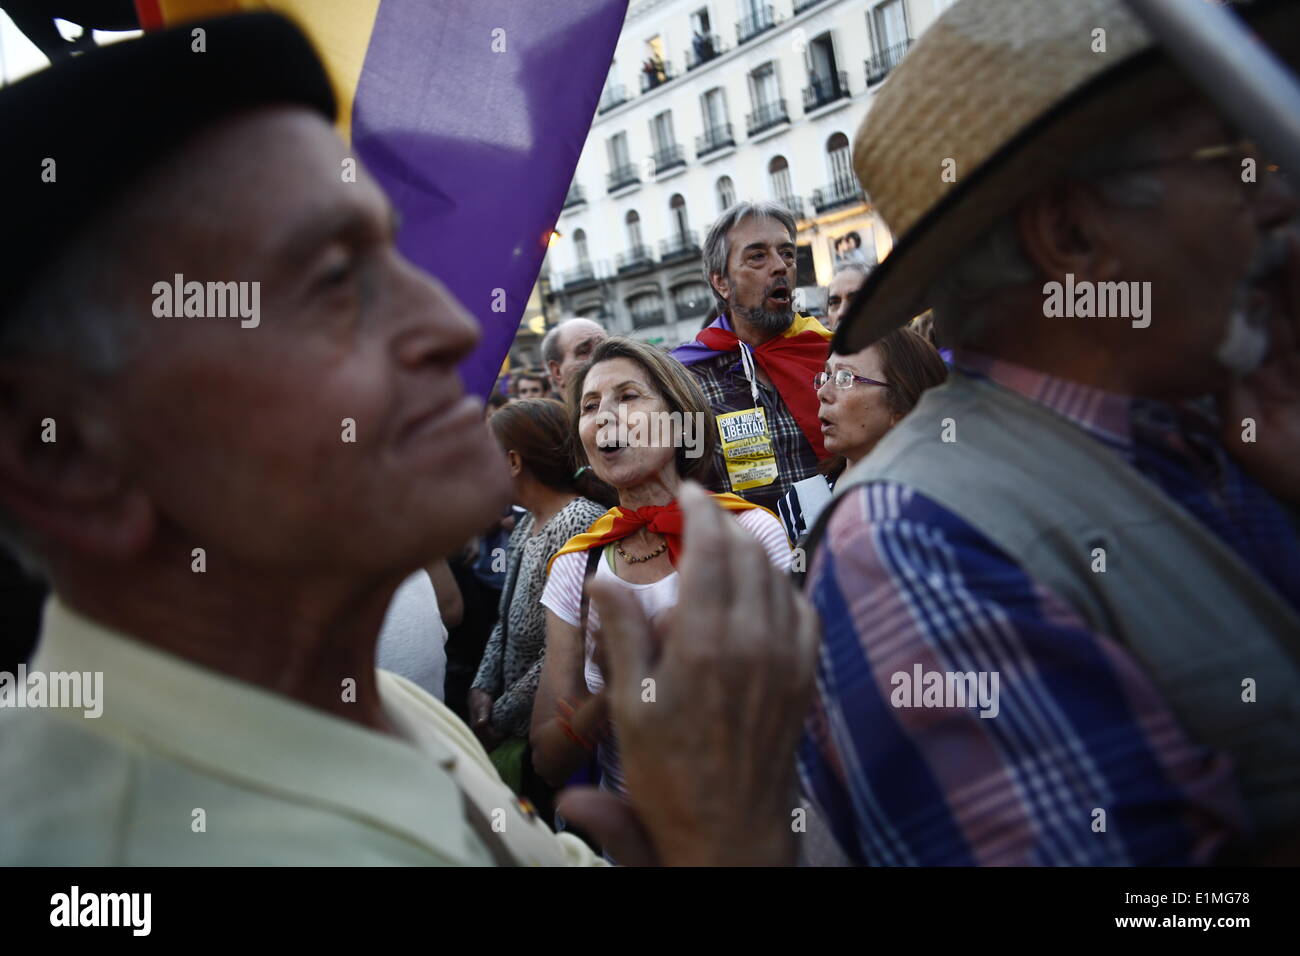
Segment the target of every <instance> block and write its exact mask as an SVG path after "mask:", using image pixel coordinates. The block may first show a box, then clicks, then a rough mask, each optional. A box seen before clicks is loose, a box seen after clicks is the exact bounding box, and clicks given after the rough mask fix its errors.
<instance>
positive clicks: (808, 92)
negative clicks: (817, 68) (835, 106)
mask: <svg viewBox="0 0 1300 956" xmlns="http://www.w3.org/2000/svg"><path fill="white" fill-rule="evenodd" d="M848 98H849V75H848V73H846V72H844V71H843V70H841V71H840V72H838V73H812V74H809V76H808V85H807V86H805V87H804V88H803V111H804V112H805V113H811V112H812V111H813V110H815V109H820V108H821V107H823V106H825V105H827V104H828V103H834V102H835V101H836V100H847V99H848Z"/></svg>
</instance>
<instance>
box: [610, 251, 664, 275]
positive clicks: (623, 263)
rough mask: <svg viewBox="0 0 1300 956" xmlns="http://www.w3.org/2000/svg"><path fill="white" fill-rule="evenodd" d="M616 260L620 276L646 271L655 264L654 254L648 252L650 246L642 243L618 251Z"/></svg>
mask: <svg viewBox="0 0 1300 956" xmlns="http://www.w3.org/2000/svg"><path fill="white" fill-rule="evenodd" d="M616 261H617V265H618V274H619V275H621V276H623V275H632V274H634V273H637V272H648V271H650V270H651V269H653V268H654V264H655V260H654V256H653V255H651V254H650V247H649V246H643V245H637V246H633V247H632V248H631V249H629V250H628V251H627V252H620V253H619V254H618V258H617V260H616Z"/></svg>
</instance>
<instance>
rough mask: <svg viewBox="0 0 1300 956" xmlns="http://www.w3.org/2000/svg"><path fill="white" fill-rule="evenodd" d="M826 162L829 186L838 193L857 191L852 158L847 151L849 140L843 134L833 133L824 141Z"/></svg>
mask: <svg viewBox="0 0 1300 956" xmlns="http://www.w3.org/2000/svg"><path fill="white" fill-rule="evenodd" d="M826 161H827V163H828V164H829V166H830V171H831V185H832V187H833V188H834V189H836V190H837V191H840V192H852V191H853V190H855V189H857V188H858V187H857V180H856V179H855V178H854V176H853V157H852V154H851V152H850V150H849V138H848V137H847V136H845V135H844V134H843V133H834V134H832V135H831V138H830V139H828V140H827V141H826Z"/></svg>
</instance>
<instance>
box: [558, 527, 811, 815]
mask: <svg viewBox="0 0 1300 956" xmlns="http://www.w3.org/2000/svg"><path fill="white" fill-rule="evenodd" d="M730 514H731V515H732V517H734V518H735V519H736V520H737V521H739V522H740V524H741V527H743V528H744V529H745V530H747V531H748V532H749V533H750V534H752V535H753V536H754V537H756V538H757V539H758V540H759V542H760V543H761V544H762V545H763V548H764V550H766V551H767V555H768V557H769V558H771V560H772V563H773V564H774V565H776V567H778V568H780V569H781V570H782V571H788V570H789V569H790V563H791V560H792V558H793V554H792V552H791V551H790V539H789V538H787V537H786V535H785V529H784V528H783V527H781V522H780V520H779V519H778V518H777V517H776V516H775V515H774V514H772V512H770V511H767V510H765V509H763V508H751V509H749V510H748V511H735V512H730ZM586 570H587V552H585V551H575V552H573V553H571V554H562V555H560V556H559V557H558V558H556V559H555V563H554V564H553V565H551V573H550V576H549V577H548V578H547V579H546V589H545V590H544V591H542V605H543V606H544V607H547V608H549V609H550V610H552V611H554V612H555V616H556V617H558V618H559V619H560V620H562V621H565V622H567V623H569V624H572V625H573V626H574V627H577V626H578V621H579V619H580V617H581V613H580V612H581V610H582V578H583V574H584V572H585V571H586ZM596 576H597V577H600V578H604V579H606V580H613V581H617V582H618V583H619V585H620V586H621V587H624V588H627V589H628V590H629V591H631V592H632V593H633V594H635V595H636V597H637V600H638V601H639V602H640V604H641V607H642V608H644V609H645V612H646V617H648V618H653V617H654V616H655V615H656V614H658V613H659V612H661V611H664V610H666V609H667V608H671V607H674V606H675V605H676V604H677V592H678V587H679V582H680V578H679V577H678V575H677V572H676V571H673V572H672V573H671V574H669V575H668V576H667V577H665V578H662V579H661V580H658V581H655V582H654V583H653V584H632V583H630V582H628V581H624V580H623V579H622V578H620V577H619V576H618V575H616V574H615V573H614V572H613V571H612V570H611V569H610V567H609V563H608V561H607V560H606V558H605V557H604V556H603V555H602V556H601V559H600V563H599V564H597V566H596ZM599 627H600V615H599V613H597V611H596V606H595V604H591V605H589V606H588V609H587V633H586V635H585V648H586V654H585V659H584V663H583V669H582V671H583V677H584V678H585V680H586V683H587V690H589V691H590V692H591V693H593V694H595V693H599V692H600V691H601V690H602V689H603V688H604V686H605V677H604V675H603V674H601V672H600V668H599V667H597V666H596V662H595V660H594V659H593V655H594V654H595V650H596V642H595V638H594V635H595V633H596V630H597V629H598V628H599ZM597 758H598V760H599V762H600V769H601V780H600V785H601V787H602V788H603V789H606V790H610V791H612V792H614V793H617V794H620V795H621V794H623V793H624V792H625V791H624V787H623V768H622V762H621V761H620V760H619V755H618V739H617V738H616V736H615V735H614V734H613V733H610V734H609V735H608V736H606V737H605V739H604V740H602V741H601V742H600V746H599V747H598V748H597Z"/></svg>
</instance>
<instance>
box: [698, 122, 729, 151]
mask: <svg viewBox="0 0 1300 956" xmlns="http://www.w3.org/2000/svg"><path fill="white" fill-rule="evenodd" d="M735 145H736V136H735V134H734V133H732V131H731V124H730V123H723V124H722V125H721V126H710V127H709V128H708V129H706V130H705V131H704V135H703V136H697V137H695V158H696V159H703V158H704V157H705V156H708V155H709V154H710V153H716V152H717V151H718V150H720V149H726V148H727V147H728V146H735Z"/></svg>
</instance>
